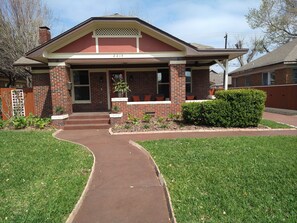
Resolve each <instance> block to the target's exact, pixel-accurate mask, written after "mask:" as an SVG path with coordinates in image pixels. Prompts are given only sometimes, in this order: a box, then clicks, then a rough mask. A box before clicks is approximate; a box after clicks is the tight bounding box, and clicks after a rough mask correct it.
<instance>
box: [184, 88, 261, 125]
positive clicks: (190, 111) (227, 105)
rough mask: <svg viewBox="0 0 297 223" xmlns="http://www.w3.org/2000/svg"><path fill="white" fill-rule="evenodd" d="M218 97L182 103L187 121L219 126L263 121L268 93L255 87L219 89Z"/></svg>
mask: <svg viewBox="0 0 297 223" xmlns="http://www.w3.org/2000/svg"><path fill="white" fill-rule="evenodd" d="M215 96H216V98H217V99H215V100H212V101H206V102H202V103H185V104H183V105H182V112H183V118H184V120H185V121H186V122H187V123H191V124H195V125H208V126H217V127H255V126H258V124H259V123H260V121H261V118H262V113H263V110H264V106H265V100H266V93H265V92H264V91H261V90H255V89H239V90H228V91H217V92H216V93H215Z"/></svg>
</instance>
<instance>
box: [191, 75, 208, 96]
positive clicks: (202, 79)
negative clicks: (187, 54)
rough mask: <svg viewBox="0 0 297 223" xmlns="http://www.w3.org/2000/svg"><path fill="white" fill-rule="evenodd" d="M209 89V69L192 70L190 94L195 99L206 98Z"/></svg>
mask: <svg viewBox="0 0 297 223" xmlns="http://www.w3.org/2000/svg"><path fill="white" fill-rule="evenodd" d="M208 90H209V70H192V94H193V95H194V96H195V97H196V98H195V99H197V100H200V99H206V97H207V96H208Z"/></svg>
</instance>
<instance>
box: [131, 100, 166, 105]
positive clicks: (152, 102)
mask: <svg viewBox="0 0 297 223" xmlns="http://www.w3.org/2000/svg"><path fill="white" fill-rule="evenodd" d="M158 104H171V101H134V102H127V105H158Z"/></svg>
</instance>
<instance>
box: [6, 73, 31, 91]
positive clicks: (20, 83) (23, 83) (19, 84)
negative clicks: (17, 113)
mask: <svg viewBox="0 0 297 223" xmlns="http://www.w3.org/2000/svg"><path fill="white" fill-rule="evenodd" d="M8 83H9V80H8V78H7V77H4V76H2V75H1V74H0V88H5V87H7V85H8ZM26 85H27V83H26V80H16V82H15V86H14V87H17V88H24V87H26Z"/></svg>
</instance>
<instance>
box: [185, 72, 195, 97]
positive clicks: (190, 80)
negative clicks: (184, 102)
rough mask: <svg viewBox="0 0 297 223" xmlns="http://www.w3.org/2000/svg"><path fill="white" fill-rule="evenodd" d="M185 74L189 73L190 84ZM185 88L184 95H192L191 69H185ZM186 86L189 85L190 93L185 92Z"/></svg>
mask: <svg viewBox="0 0 297 223" xmlns="http://www.w3.org/2000/svg"><path fill="white" fill-rule="evenodd" d="M187 72H190V82H187ZM185 78H186V80H185V86H186V89H185V90H186V95H187V94H192V93H193V87H192V82H193V78H192V69H191V68H186V70H185ZM187 84H190V92H187Z"/></svg>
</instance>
